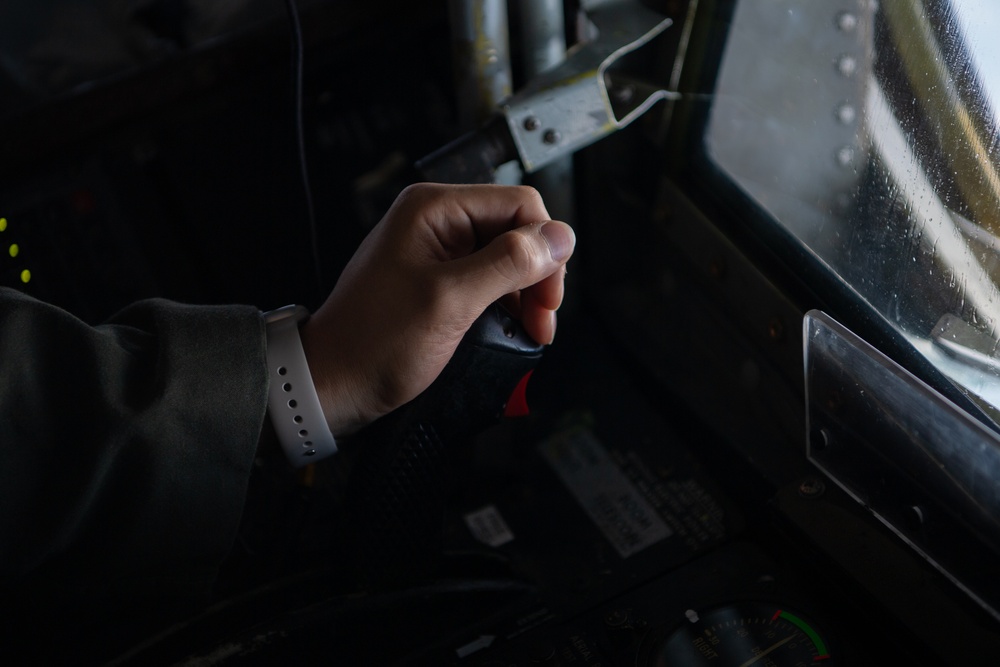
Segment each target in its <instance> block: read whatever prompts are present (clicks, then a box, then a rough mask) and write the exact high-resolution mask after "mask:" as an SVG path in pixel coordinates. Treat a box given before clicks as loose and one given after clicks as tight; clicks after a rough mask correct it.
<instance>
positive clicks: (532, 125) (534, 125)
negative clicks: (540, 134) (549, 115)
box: [524, 116, 542, 132]
mask: <svg viewBox="0 0 1000 667" xmlns="http://www.w3.org/2000/svg"><path fill="white" fill-rule="evenodd" d="M541 126H542V122H541V121H540V120H538V119H537V118H535V117H534V116H528V117H527V118H525V119H524V129H526V130H527V131H528V132H534V131H535V130H537V129H538V128H540V127H541Z"/></svg>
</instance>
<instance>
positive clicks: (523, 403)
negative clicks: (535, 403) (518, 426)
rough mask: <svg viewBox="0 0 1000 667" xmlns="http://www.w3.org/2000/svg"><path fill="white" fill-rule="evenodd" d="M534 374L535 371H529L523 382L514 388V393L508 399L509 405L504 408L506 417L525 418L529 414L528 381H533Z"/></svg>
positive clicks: (522, 379)
mask: <svg viewBox="0 0 1000 667" xmlns="http://www.w3.org/2000/svg"><path fill="white" fill-rule="evenodd" d="M534 372H535V371H534V369H532V370H530V371H528V373H527V374H526V375H525V376H524V377H523V378H521V381H520V382H518V383H517V386H516V387H514V391H513V392H512V393H511V395H510V398H508V399H507V405H505V406H504V409H503V416H504V417H525V416H527V415H528V414H529V412H530V410H529V409H528V380H530V379H531V374H532V373H534Z"/></svg>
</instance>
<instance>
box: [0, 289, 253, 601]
mask: <svg viewBox="0 0 1000 667" xmlns="http://www.w3.org/2000/svg"><path fill="white" fill-rule="evenodd" d="M263 355H264V334H263V324H262V320H261V318H260V315H259V313H257V311H256V309H253V308H250V307H192V306H183V305H179V304H173V303H168V302H165V301H148V302H142V303H139V304H136V305H134V306H132V307H130V308H128V309H126V310H124V311H122V312H121V313H119V314H118V315H116V316H115V317H114V318H112V320H111V321H110V322H109V323H108V324H106V325H103V326H101V327H89V326H87V325H85V324H84V323H82V322H80V321H79V320H76V319H75V318H73V317H72V316H70V315H69V314H67V313H65V312H63V311H61V310H59V309H56V308H53V307H51V306H48V305H45V304H41V303H38V302H37V301H33V300H30V299H27V298H26V297H23V296H21V295H19V294H17V293H14V292H10V291H7V290H0V365H2V368H3V373H2V376H0V414H2V415H3V417H4V418H3V420H2V422H0V508H2V511H0V576H2V577H3V578H4V580H5V581H6V582H7V583H8V584H10V583H14V582H17V581H19V580H21V579H22V578H24V577H26V576H28V575H31V574H39V573H49V574H52V573H57V574H58V578H59V579H61V580H63V581H67V582H73V581H78V582H80V583H81V585H86V586H88V587H90V588H91V589H97V590H100V591H101V592H102V593H107V594H110V595H115V594H116V593H118V592H128V593H129V594H133V593H136V592H138V593H141V594H163V593H174V594H176V593H180V594H186V593H189V592H194V591H188V590H185V589H188V588H198V587H201V586H204V585H206V584H209V583H210V581H211V578H212V577H213V576H214V571H215V568H216V567H217V566H218V565H219V563H220V562H221V561H222V560H223V559H224V558H225V556H226V554H227V553H228V551H229V548H230V546H231V543H232V539H233V535H234V534H235V531H236V528H237V525H238V522H239V518H240V514H241V512H242V508H243V501H244V497H245V491H246V483H247V478H248V476H249V471H250V466H251V464H252V461H253V456H254V451H255V449H256V445H257V439H258V435H259V432H260V428H261V423H262V421H263V416H264V411H265V404H266V392H267V384H266V383H267V379H266V377H265V370H264V363H263ZM140 588H141V589H144V590H137V589H140ZM118 589H121V590H120V591H119V590H118Z"/></svg>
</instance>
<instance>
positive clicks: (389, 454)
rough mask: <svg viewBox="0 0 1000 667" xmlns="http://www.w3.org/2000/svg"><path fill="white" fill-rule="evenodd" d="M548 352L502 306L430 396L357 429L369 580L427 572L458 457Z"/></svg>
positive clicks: (358, 494) (356, 508) (362, 549)
mask: <svg viewBox="0 0 1000 667" xmlns="http://www.w3.org/2000/svg"><path fill="white" fill-rule="evenodd" d="M542 350H543V346H542V345H539V344H538V343H536V342H535V341H534V340H532V339H531V338H530V337H529V336H528V335H527V334H526V333H525V332H524V331H523V329H522V328H521V326H520V323H518V322H517V321H516V320H515V319H514V318H512V317H511V316H510V314H509V313H507V311H506V310H505V309H504V308H503V307H502V306H500V305H498V304H494V305H492V306H490V307H489V308H488V309H487V310H486V311H485V312H484V313H483V314H482V315H481V316H480V317H479V318H478V319H477V320H476V321H475V323H474V324H473V325H472V327H471V328H470V329H469V331H468V332H467V333H466V335H465V337H464V338H463V339H462V342H461V343H460V344H459V346H458V348H457V349H456V351H455V354H454V356H453V357H452V359H451V361H449V363H448V364H447V366H445V368H444V370H443V371H442V372H441V374H440V376H439V377H438V378H437V380H435V382H434V383H433V384H432V385H431V386H430V387H428V389H427V390H426V391H425V392H423V393H422V394H421V395H420V396H418V397H417V398H416V399H414V400H413V401H411V402H410V403H408V404H406V405H404V406H403V407H401V408H400V409H399V410H396V411H395V412H393V413H391V414H389V415H387V416H385V417H383V418H382V419H380V420H378V421H377V422H375V423H374V424H372V425H371V426H370V427H369V428H368V429H366V430H365V431H364V432H363V433H361V434H359V439H360V440H362V442H361V443H360V444H359V445H358V447H359V448H363V451H362V453H361V454H360V458H359V461H358V464H357V466H356V467H355V470H354V472H353V473H352V477H351V485H350V489H349V492H348V494H347V498H346V501H347V509H348V512H349V514H348V516H349V517H350V521H351V523H352V527H353V530H352V532H353V534H354V539H355V540H356V545H357V547H358V555H359V563H360V564H361V565H362V569H363V570H364V573H363V574H364V576H365V577H366V578H367V580H368V581H369V583H373V584H377V583H384V582H386V581H389V580H394V579H399V578H401V577H404V576H407V575H414V574H417V573H419V572H421V571H424V570H426V568H427V567H428V564H429V563H430V562H431V561H432V560H433V558H434V557H435V556H436V555H437V554H438V553H439V552H440V541H441V525H442V519H443V515H444V506H445V500H446V496H447V492H448V487H449V480H450V477H451V458H452V453H453V452H454V451H455V450H456V448H458V447H461V446H463V445H465V444H466V443H468V442H469V440H470V439H471V438H472V437H473V436H474V435H476V434H477V433H478V432H479V431H481V430H483V429H484V428H486V427H487V426H489V425H491V424H493V423H495V422H496V421H497V420H498V419H499V418H500V417H501V416H502V414H503V411H504V407H505V405H506V403H507V401H508V399H509V398H510V397H511V394H512V393H513V392H514V391H515V389H517V388H518V386H519V383H521V382H522V380H523V379H524V378H525V377H526V376H527V375H528V374H529V373H530V372H531V371H532V370H533V369H534V368H535V366H536V365H537V364H538V362H539V360H540V359H541V356H542Z"/></svg>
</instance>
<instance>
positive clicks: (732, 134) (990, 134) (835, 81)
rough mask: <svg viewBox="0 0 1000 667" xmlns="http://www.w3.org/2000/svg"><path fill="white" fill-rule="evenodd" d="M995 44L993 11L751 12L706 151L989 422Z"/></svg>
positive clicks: (936, 5)
mask: <svg viewBox="0 0 1000 667" xmlns="http://www.w3.org/2000/svg"><path fill="white" fill-rule="evenodd" d="M997 34H1000V3H997V2H995V1H994V0H927V1H926V2H919V1H914V0H878V1H876V0H841V1H837V2H803V1H802V0H744V1H742V2H739V3H738V4H737V5H736V8H735V11H734V14H733V16H732V23H731V27H730V32H729V36H728V38H727V43H726V47H725V52H724V55H723V59H722V63H721V69H720V74H719V78H718V81H717V86H716V90H715V96H714V100H713V103H712V107H711V111H710V117H709V123H708V128H707V133H706V137H705V138H706V147H707V151H708V154H709V156H710V158H711V159H712V160H713V161H714V162H715V163H716V164H717V165H718V166H719V167H720V168H722V169H723V170H724V171H725V172H726V173H727V174H728V175H729V176H730V177H731V178H732V179H733V180H734V181H735V182H736V183H737V184H738V185H739V187H740V188H741V189H742V190H743V191H744V192H745V193H746V194H747V195H748V196H750V197H751V198H752V199H753V200H755V201H756V203H757V204H758V205H759V206H760V207H762V208H763V209H764V210H765V211H767V212H768V213H769V214H770V215H771V216H773V218H774V219H775V220H777V222H778V223H780V224H781V225H782V226H783V227H784V228H785V229H786V230H787V231H788V232H790V233H791V234H792V235H794V237H796V238H797V239H798V240H799V241H801V242H802V244H804V245H805V246H806V247H807V248H808V249H809V250H810V251H811V252H812V254H814V255H815V257H816V258H817V259H818V260H819V261H821V262H823V263H825V264H826V265H828V266H829V268H830V269H831V270H832V271H834V272H836V273H837V274H838V275H839V276H840V277H841V278H842V279H843V280H844V281H846V282H847V283H848V284H849V285H850V286H851V287H852V288H853V289H854V290H855V291H856V292H857V294H858V296H859V298H861V299H864V300H866V301H867V302H868V303H869V304H870V305H871V306H872V307H873V308H874V309H876V310H877V311H878V312H879V313H880V314H881V315H882V316H884V318H885V319H886V320H887V321H888V322H890V323H891V324H892V326H894V327H896V328H897V329H898V330H899V331H900V332H902V333H903V334H904V335H905V336H907V338H908V339H909V340H910V341H911V342H912V343H913V345H915V346H916V347H917V349H919V350H920V351H921V352H922V353H923V354H924V355H926V356H927V357H928V358H929V359H931V361H933V362H934V364H935V365H936V366H938V367H939V368H940V369H941V370H942V371H943V372H944V373H945V374H946V375H948V376H949V377H951V378H952V379H953V380H954V381H956V382H958V383H959V384H961V385H962V386H963V387H965V388H966V389H967V390H969V391H971V392H973V394H975V395H976V396H978V397H980V398H982V399H984V400H985V402H986V403H987V404H991V405H993V406H998V405H1000V382H998V380H1000V354H998V333H1000V332H998V330H997V329H998V315H1000V312H998V309H1000V288H998V284H1000V283H998V281H1000V252H998V251H1000V146H998V144H1000V138H998V133H997V113H1000V41H998V40H997V39H996V35H997Z"/></svg>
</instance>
